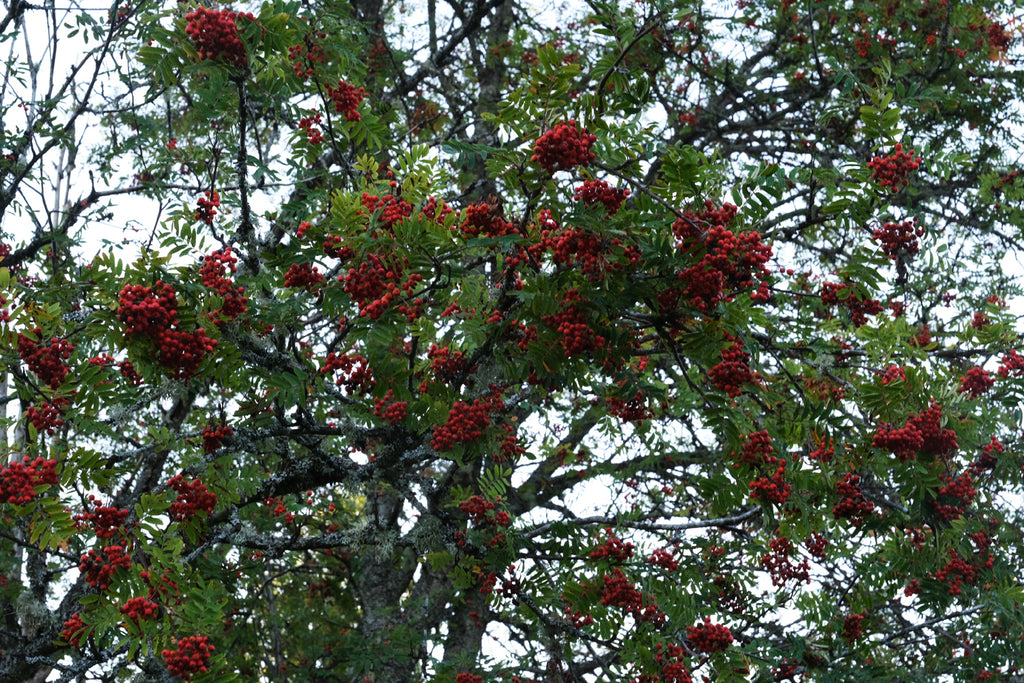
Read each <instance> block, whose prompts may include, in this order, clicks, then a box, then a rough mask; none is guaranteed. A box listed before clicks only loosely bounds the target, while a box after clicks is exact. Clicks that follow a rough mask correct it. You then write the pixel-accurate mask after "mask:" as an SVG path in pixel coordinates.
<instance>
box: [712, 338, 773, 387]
mask: <svg viewBox="0 0 1024 683" xmlns="http://www.w3.org/2000/svg"><path fill="white" fill-rule="evenodd" d="M725 338H726V341H732V342H733V344H732V346H730V347H729V348H727V349H725V350H724V351H722V360H721V361H720V362H719V363H718V364H716V365H715V366H714V367H713V368H711V369H710V370H709V371H708V378H709V379H710V380H711V383H712V384H714V385H715V387H716V388H717V389H718V390H719V391H722V392H724V393H726V394H728V395H729V397H730V398H735V397H737V396H739V395H740V394H741V393H743V385H745V384H756V383H757V381H758V379H760V376H759V375H758V374H757V373H756V372H754V371H752V370H751V369H750V365H749V361H750V354H749V353H747V352H746V351H744V350H743V342H741V341H740V340H739V339H737V338H735V337H733V336H732V335H730V334H729V333H725Z"/></svg>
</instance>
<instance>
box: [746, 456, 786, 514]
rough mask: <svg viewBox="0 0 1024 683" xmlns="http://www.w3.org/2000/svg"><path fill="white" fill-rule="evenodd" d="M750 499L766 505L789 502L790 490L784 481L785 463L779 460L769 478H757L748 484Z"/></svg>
mask: <svg viewBox="0 0 1024 683" xmlns="http://www.w3.org/2000/svg"><path fill="white" fill-rule="evenodd" d="M749 488H750V497H751V498H754V499H759V500H762V501H765V502H768V503H775V504H777V505H782V504H783V503H785V502H786V501H787V500H789V494H790V491H791V488H790V486H789V482H787V481H786V461H785V460H784V459H782V460H779V461H778V464H777V466H776V468H775V472H774V473H773V474H772V475H771V476H770V477H767V476H766V477H759V478H758V479H755V480H754V481H752V482H750V484H749Z"/></svg>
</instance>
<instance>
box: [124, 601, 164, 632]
mask: <svg viewBox="0 0 1024 683" xmlns="http://www.w3.org/2000/svg"><path fill="white" fill-rule="evenodd" d="M120 610H121V614H123V615H124V616H126V617H128V619H129V620H130V621H131V622H132V623H134V624H135V625H136V626H138V625H139V622H140V621H156V619H157V617H159V616H160V605H158V604H156V603H155V602H153V601H152V600H150V599H149V598H142V597H138V598H131V599H130V600H128V601H127V602H125V603H124V604H123V605H121V608H120Z"/></svg>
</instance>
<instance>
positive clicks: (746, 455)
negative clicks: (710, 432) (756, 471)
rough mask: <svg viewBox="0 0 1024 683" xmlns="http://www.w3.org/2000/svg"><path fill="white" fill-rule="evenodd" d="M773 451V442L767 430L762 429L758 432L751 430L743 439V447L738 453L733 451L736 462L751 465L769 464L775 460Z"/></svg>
mask: <svg viewBox="0 0 1024 683" xmlns="http://www.w3.org/2000/svg"><path fill="white" fill-rule="evenodd" d="M774 452H775V446H774V442H773V441H772V437H771V436H769V434H768V430H766V429H762V430H761V431H759V432H752V433H750V434H748V435H747V438H746V439H745V440H744V443H743V449H742V450H741V451H740V452H739V453H735V452H733V454H732V455H733V456H735V457H736V461H737V462H738V463H741V464H744V465H749V466H751V467H760V466H762V465H771V464H774V463H775V461H776V458H775V456H773V455H772V453H774Z"/></svg>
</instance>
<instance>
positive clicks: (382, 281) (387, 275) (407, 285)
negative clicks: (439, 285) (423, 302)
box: [339, 254, 423, 320]
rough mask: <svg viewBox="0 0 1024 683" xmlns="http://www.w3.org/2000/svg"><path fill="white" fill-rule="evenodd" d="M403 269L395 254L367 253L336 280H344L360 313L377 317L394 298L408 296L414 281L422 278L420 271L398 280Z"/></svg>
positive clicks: (346, 288)
mask: <svg viewBox="0 0 1024 683" xmlns="http://www.w3.org/2000/svg"><path fill="white" fill-rule="evenodd" d="M403 276H404V269H403V268H402V266H401V265H400V264H399V263H398V262H397V260H396V259H394V258H388V257H383V258H382V257H380V256H377V255H376V254H367V255H366V260H365V261H363V262H362V263H360V264H359V267H358V268H350V269H349V271H348V273H347V274H346V275H344V276H342V277H341V278H339V280H341V281H344V283H345V286H344V290H345V292H346V293H348V295H349V296H351V297H352V300H353V301H355V302H356V303H357V304H358V305H359V315H361V316H366V317H368V318H369V319H370V320H376V319H378V318H380V316H382V315H383V314H384V311H386V310H387V309H388V307H389V306H390V305H391V303H392V302H393V301H398V300H401V299H402V298H403V293H404V295H405V296H407V297H408V296H411V295H412V292H413V290H414V289H415V287H416V285H417V284H419V283H420V282H422V281H423V276H422V275H420V274H419V273H413V274H412V275H410V276H409V277H408V278H407V279H406V280H405V282H404V283H402V284H399V282H401V280H402V277H403Z"/></svg>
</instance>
